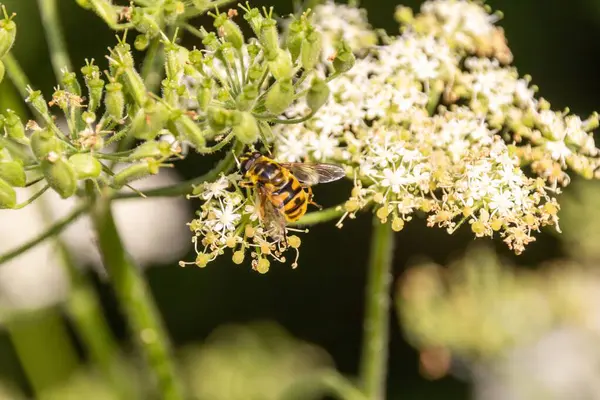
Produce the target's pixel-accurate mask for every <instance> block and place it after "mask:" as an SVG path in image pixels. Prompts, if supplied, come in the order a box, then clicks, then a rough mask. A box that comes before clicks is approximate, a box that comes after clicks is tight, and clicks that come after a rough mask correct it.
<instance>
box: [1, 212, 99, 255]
mask: <svg viewBox="0 0 600 400" xmlns="http://www.w3.org/2000/svg"><path fill="white" fill-rule="evenodd" d="M88 209H89V206H88V205H87V204H82V205H80V206H78V207H76V208H75V209H74V210H73V211H71V213H70V214H69V215H67V216H66V217H64V218H63V219H61V220H59V221H57V222H56V223H55V224H54V225H52V226H50V227H49V228H48V229H46V230H45V231H44V232H42V233H40V234H39V235H37V236H35V237H33V238H31V239H30V240H28V241H27V242H25V243H23V244H22V245H20V246H18V247H16V248H14V249H12V250H9V251H7V252H6V253H4V254H2V255H0V265H2V264H4V263H5V262H7V261H10V260H12V259H13V258H15V257H17V256H18V255H19V254H21V253H25V252H26V251H27V250H29V249H31V248H33V247H35V246H37V245H38V244H40V243H42V242H43V241H44V240H46V239H48V238H51V237H53V236H55V235H58V234H59V233H60V232H62V231H63V229H65V228H66V227H67V226H69V225H70V224H71V223H72V222H74V221H75V220H76V219H77V218H79V217H80V216H81V214H83V213H84V212H86V211H87V210H88Z"/></svg>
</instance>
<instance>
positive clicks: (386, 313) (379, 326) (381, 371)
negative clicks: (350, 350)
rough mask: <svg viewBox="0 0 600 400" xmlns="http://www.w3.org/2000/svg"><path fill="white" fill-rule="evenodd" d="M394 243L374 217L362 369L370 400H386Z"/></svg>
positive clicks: (388, 229)
mask: <svg viewBox="0 0 600 400" xmlns="http://www.w3.org/2000/svg"><path fill="white" fill-rule="evenodd" d="M393 239H394V232H393V231H392V228H391V226H390V224H382V223H381V221H380V220H379V218H377V217H376V216H374V217H373V233H372V238H371V249H370V258H369V266H368V272H367V289H366V303H367V304H366V312H365V317H364V326H363V334H364V337H363V345H362V356H361V365H360V379H361V385H362V388H363V391H364V393H365V395H366V396H367V398H368V399H369V400H383V399H385V387H386V378H387V362H388V345H389V343H388V342H389V328H390V286H391V282H392V256H393V248H394V240H393Z"/></svg>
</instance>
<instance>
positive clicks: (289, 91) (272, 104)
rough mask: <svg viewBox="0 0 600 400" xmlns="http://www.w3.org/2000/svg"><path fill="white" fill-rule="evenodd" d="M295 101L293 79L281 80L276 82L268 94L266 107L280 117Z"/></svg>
mask: <svg viewBox="0 0 600 400" xmlns="http://www.w3.org/2000/svg"><path fill="white" fill-rule="evenodd" d="M292 101H294V84H293V83H292V80H291V79H289V78H288V79H281V80H278V81H277V82H275V84H273V86H271V89H270V90H269V92H268V93H267V97H266V99H265V107H267V110H269V111H270V112H271V113H272V114H275V115H279V114H281V113H282V112H284V111H285V110H286V109H287V108H288V107H289V106H290V104H292Z"/></svg>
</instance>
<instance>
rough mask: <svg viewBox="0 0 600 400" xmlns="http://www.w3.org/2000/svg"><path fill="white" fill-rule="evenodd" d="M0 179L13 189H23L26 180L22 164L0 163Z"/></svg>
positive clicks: (15, 162) (16, 162)
mask: <svg viewBox="0 0 600 400" xmlns="http://www.w3.org/2000/svg"><path fill="white" fill-rule="evenodd" d="M0 179H4V180H5V181H6V182H7V183H8V184H9V185H10V186H13V187H25V183H26V181H27V178H26V177H25V169H23V164H21V163H20V162H18V161H0Z"/></svg>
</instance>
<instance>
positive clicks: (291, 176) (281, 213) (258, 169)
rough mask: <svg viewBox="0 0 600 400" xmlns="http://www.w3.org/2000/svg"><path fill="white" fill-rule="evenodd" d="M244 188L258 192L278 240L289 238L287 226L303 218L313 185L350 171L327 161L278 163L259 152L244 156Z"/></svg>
mask: <svg viewBox="0 0 600 400" xmlns="http://www.w3.org/2000/svg"><path fill="white" fill-rule="evenodd" d="M240 169H241V171H242V173H243V174H244V178H245V179H246V181H243V182H242V184H241V185H242V186H244V187H254V188H256V192H257V205H258V207H257V208H258V213H259V216H260V218H261V220H262V221H263V224H264V225H265V226H266V227H267V228H270V229H272V234H271V235H272V236H273V237H274V238H275V239H285V225H286V223H288V222H295V221H298V220H299V219H300V217H302V216H303V215H304V214H305V213H306V210H307V208H308V205H309V204H312V205H315V206H316V207H319V208H321V206H319V205H318V204H317V203H315V202H314V201H313V192H312V189H311V186H312V185H316V184H317V183H327V182H333V181H336V180H338V179H341V178H343V177H344V176H345V175H346V173H345V171H344V169H343V168H342V167H340V166H339V165H335V164H324V163H299V162H298V163H283V162H281V163H280V162H276V161H274V160H272V159H270V158H268V157H266V156H264V155H262V154H261V153H259V152H252V153H247V154H245V155H243V156H242V157H240Z"/></svg>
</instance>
